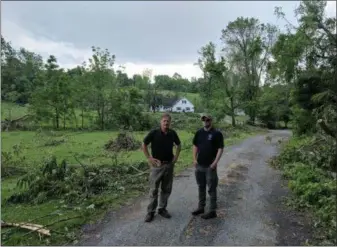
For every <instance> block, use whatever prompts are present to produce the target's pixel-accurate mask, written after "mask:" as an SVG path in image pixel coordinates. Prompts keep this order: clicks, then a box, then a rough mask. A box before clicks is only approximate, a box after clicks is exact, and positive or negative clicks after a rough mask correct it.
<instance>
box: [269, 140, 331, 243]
mask: <svg viewBox="0 0 337 247" xmlns="http://www.w3.org/2000/svg"><path fill="white" fill-rule="evenodd" d="M335 155H336V142H335V141H334V140H332V139H329V138H327V137H323V136H315V137H294V138H293V139H291V140H290V141H289V142H288V143H286V144H285V145H284V146H283V148H282V151H281V154H280V155H279V156H278V157H277V158H276V159H275V160H273V162H272V164H273V165H274V166H275V167H277V168H279V169H281V170H282V172H283V175H284V177H285V178H286V179H287V180H288V186H289V188H290V189H291V190H292V191H293V192H294V194H293V197H291V198H289V199H290V200H289V202H288V203H289V205H291V206H294V207H296V208H297V209H300V210H307V211H308V212H309V213H310V214H312V216H313V221H314V222H313V225H314V227H315V228H316V229H317V236H315V237H314V241H315V242H316V241H317V242H316V243H315V244H313V245H336V244H337V241H336V239H337V227H336V217H337V213H336V212H337V211H336V210H337V208H336V194H337V187H336V178H334V177H333V176H334V175H333V173H331V172H330V171H329V170H332V169H334V170H335V168H332V167H331V166H330V164H331V163H332V162H333V158H334V157H336V156H335ZM334 167H336V164H335V166H334ZM335 175H336V174H335Z"/></svg>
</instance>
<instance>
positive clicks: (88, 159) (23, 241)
mask: <svg viewBox="0 0 337 247" xmlns="http://www.w3.org/2000/svg"><path fill="white" fill-rule="evenodd" d="M255 131H256V130H249V131H235V132H233V133H232V134H231V136H230V137H229V138H228V139H226V140H225V145H226V146H228V145H231V144H233V143H236V142H238V141H239V140H242V139H244V138H246V137H248V136H250V135H252V134H255V133H256V132H255ZM177 132H178V134H179V136H180V138H181V141H182V145H183V146H182V151H181V155H180V158H179V161H178V162H177V164H176V173H179V172H180V171H182V170H184V169H185V168H187V167H189V166H190V165H191V163H192V148H191V147H192V145H191V142H192V136H193V134H192V133H191V132H187V131H177ZM145 134H146V132H135V133H134V137H135V138H136V139H137V140H139V141H141V140H142V138H143V137H144V135H145ZM116 136H117V132H108V131H106V132H70V131H68V132H61V131H58V132H52V131H48V132H45V133H37V132H32V131H22V132H20V131H14V132H3V133H2V145H1V146H2V151H3V152H12V151H13V150H14V149H13V147H19V153H20V156H21V157H25V159H24V160H25V161H24V162H23V163H24V164H18V166H24V168H25V169H26V170H33V169H36V168H38V167H40V166H41V164H42V161H43V160H44V159H45V158H47V157H50V156H51V155H55V156H56V157H57V159H58V161H60V160H61V159H66V160H67V161H68V162H69V164H76V160H75V158H74V156H76V157H78V159H79V160H80V161H81V162H82V163H84V164H87V165H90V164H92V165H100V164H107V165H109V164H111V165H112V164H113V158H112V156H111V155H112V154H111V153H110V151H106V150H105V149H104V144H105V143H107V141H108V140H109V139H111V138H115V137H116ZM51 143H54V144H55V143H58V145H51V146H50V144H51ZM118 160H119V162H129V163H132V162H139V161H145V160H146V159H145V158H144V155H143V153H142V152H141V150H140V149H139V150H135V151H131V152H123V153H120V154H119V155H118ZM17 181H18V177H11V178H5V179H2V182H1V195H2V198H1V199H2V208H1V214H2V220H4V221H5V222H27V221H32V223H36V224H42V225H48V224H50V223H52V222H54V221H57V220H59V219H60V218H65V217H66V218H68V217H74V216H83V214H88V216H87V217H84V218H83V217H82V218H79V219H73V220H69V221H66V222H62V223H58V224H55V225H53V226H51V227H50V228H51V229H52V230H53V231H54V232H55V233H53V235H52V237H50V238H45V237H42V238H41V239H40V238H39V237H38V235H37V234H34V233H33V234H29V235H25V234H27V230H26V231H25V230H17V231H15V232H14V233H13V231H11V234H12V235H11V236H10V237H9V236H7V235H6V234H9V230H7V229H4V230H3V231H2V238H3V239H6V241H5V242H3V244H5V245H50V244H61V243H62V244H63V243H64V242H67V240H68V237H70V236H72V235H74V234H75V233H76V232H77V230H78V229H79V227H80V226H81V225H83V224H84V223H88V222H93V221H95V220H97V219H99V218H100V217H101V216H103V215H104V213H105V212H106V211H107V210H108V209H113V208H116V207H119V206H120V205H122V204H125V203H126V202H128V201H129V200H132V198H134V197H135V196H139V195H140V192H139V191H133V190H130V191H125V192H124V193H121V194H116V193H113V192H111V193H110V192H107V193H105V194H104V195H98V196H97V197H95V198H93V199H92V200H89V201H87V202H84V203H83V204H81V205H82V206H81V205H80V206H75V207H74V206H69V205H65V203H64V201H62V200H53V201H48V202H45V203H42V204H37V205H35V204H9V205H8V204H4V202H5V200H6V199H7V198H8V197H10V196H11V195H13V194H14V193H17V192H19V191H20V189H18V188H17V186H16V183H17ZM93 202H95V203H97V202H99V203H100V204H102V205H104V206H101V207H100V208H97V209H93V210H89V211H90V212H88V209H85V208H86V207H87V206H88V205H89V204H92V203H93ZM55 212H58V213H55ZM53 213H54V214H53ZM48 214H51V215H49V216H48V217H44V218H39V217H41V216H44V215H48ZM6 232H7V233H6ZM57 232H62V234H57ZM64 232H66V233H67V234H69V236H68V237H65V236H64ZM75 243H76V242H75Z"/></svg>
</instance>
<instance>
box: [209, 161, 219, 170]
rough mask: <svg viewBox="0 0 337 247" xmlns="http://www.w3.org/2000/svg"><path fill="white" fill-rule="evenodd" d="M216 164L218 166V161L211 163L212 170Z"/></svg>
mask: <svg viewBox="0 0 337 247" xmlns="http://www.w3.org/2000/svg"><path fill="white" fill-rule="evenodd" d="M217 166H218V163H215V162H213V163H212V164H211V166H210V168H211V169H212V170H214V169H216V167H217Z"/></svg>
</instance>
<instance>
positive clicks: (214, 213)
mask: <svg viewBox="0 0 337 247" xmlns="http://www.w3.org/2000/svg"><path fill="white" fill-rule="evenodd" d="M216 217H217V215H216V212H215V211H211V212H208V213H206V214H203V215H201V218H203V219H205V220H208V219H212V218H216Z"/></svg>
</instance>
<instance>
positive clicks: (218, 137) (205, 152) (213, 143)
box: [193, 128, 224, 167]
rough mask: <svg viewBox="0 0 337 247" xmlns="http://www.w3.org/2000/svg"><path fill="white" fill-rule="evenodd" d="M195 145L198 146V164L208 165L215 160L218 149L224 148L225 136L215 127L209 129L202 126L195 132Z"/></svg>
mask: <svg viewBox="0 0 337 247" xmlns="http://www.w3.org/2000/svg"><path fill="white" fill-rule="evenodd" d="M193 145H194V146H196V147H197V148H198V152H197V162H198V164H199V165H201V166H205V167H208V166H210V165H211V164H212V163H213V161H214V160H215V158H216V155H217V153H218V149H222V148H224V138H223V135H222V133H221V132H220V131H218V130H216V129H214V128H211V129H210V130H208V131H206V130H205V129H204V128H202V129H199V130H198V131H197V132H196V133H195V135H194V138H193Z"/></svg>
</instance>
